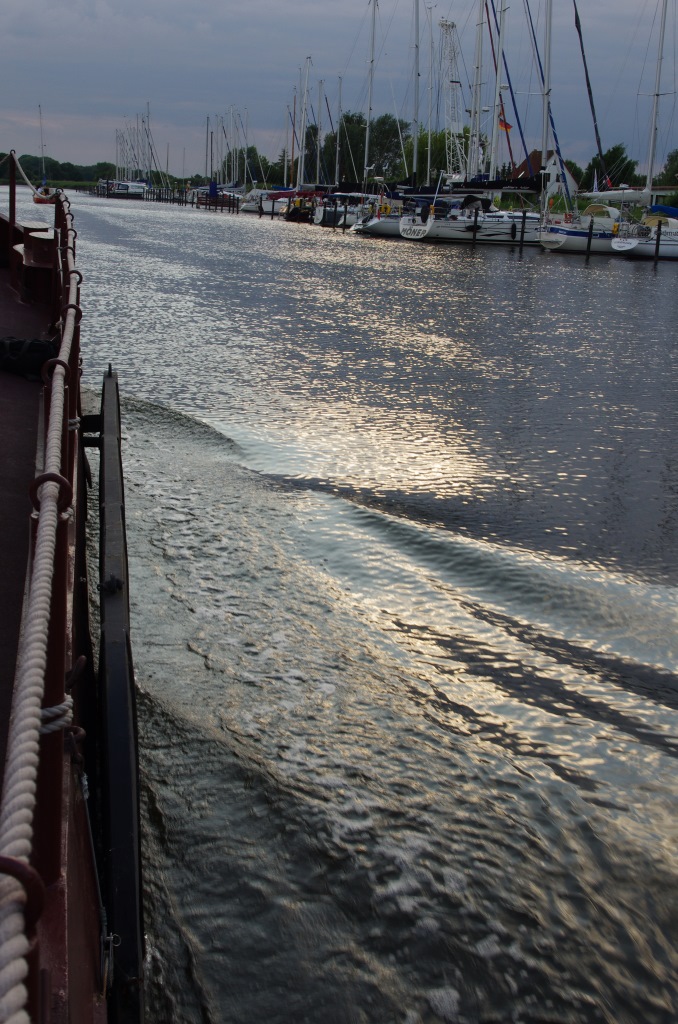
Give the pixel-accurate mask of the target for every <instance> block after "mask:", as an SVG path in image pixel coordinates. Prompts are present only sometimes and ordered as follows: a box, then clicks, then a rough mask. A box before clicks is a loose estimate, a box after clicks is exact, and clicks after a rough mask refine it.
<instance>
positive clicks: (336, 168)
mask: <svg viewBox="0 0 678 1024" xmlns="http://www.w3.org/2000/svg"><path fill="white" fill-rule="evenodd" d="M341 118H342V113H341V75H339V114H338V117H337V147H336V148H337V153H336V159H335V161H334V181H335V183H336V184H337V185H338V184H339V142H340V139H341Z"/></svg>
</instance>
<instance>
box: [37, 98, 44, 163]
mask: <svg viewBox="0 0 678 1024" xmlns="http://www.w3.org/2000/svg"><path fill="white" fill-rule="evenodd" d="M38 116H39V118H40V160H41V162H42V180H43V182H44V181H45V142H44V139H43V137H42V107H41V106H40V104H39V103H38Z"/></svg>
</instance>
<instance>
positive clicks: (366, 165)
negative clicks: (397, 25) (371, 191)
mask: <svg viewBox="0 0 678 1024" xmlns="http://www.w3.org/2000/svg"><path fill="white" fill-rule="evenodd" d="M376 21H377V0H372V33H371V40H370V74H369V88H368V92H367V124H366V126H365V161H364V163H363V185H364V187H365V188H367V172H368V170H371V168H370V166H369V163H368V161H369V159H370V122H371V120H372V86H373V84H374V33H375V27H376Z"/></svg>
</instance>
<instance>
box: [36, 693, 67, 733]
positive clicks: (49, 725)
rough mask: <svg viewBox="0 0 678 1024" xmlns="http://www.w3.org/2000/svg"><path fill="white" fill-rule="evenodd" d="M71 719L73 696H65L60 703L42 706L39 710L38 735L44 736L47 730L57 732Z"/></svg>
mask: <svg viewBox="0 0 678 1024" xmlns="http://www.w3.org/2000/svg"><path fill="white" fill-rule="evenodd" d="M72 721H73V698H72V697H66V699H65V700H64V702H63V703H62V704H55V705H54V707H51V708H42V709H41V711H40V722H41V723H42V724H41V726H40V735H41V736H45V735H46V734H47V733H48V732H58V731H59V729H63V728H64V727H65V726H67V725H70V724H71V722H72Z"/></svg>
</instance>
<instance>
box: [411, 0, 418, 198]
mask: <svg viewBox="0 0 678 1024" xmlns="http://www.w3.org/2000/svg"><path fill="white" fill-rule="evenodd" d="M412 139H413V141H414V148H413V150H412V184H413V185H416V184H417V164H418V162H419V0H414V114H413V117H412Z"/></svg>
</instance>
